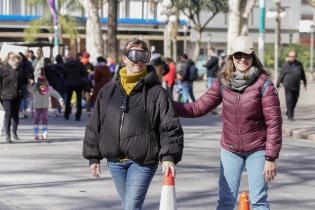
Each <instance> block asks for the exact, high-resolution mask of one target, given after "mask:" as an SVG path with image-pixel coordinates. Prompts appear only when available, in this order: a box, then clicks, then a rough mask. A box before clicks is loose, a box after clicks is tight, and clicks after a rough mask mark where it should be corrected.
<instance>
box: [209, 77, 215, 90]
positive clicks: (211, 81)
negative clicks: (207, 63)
mask: <svg viewBox="0 0 315 210" xmlns="http://www.w3.org/2000/svg"><path fill="white" fill-rule="evenodd" d="M216 79H217V78H216V77H208V82H207V85H208V88H210V87H211V85H212V83H214V81H215V80H216Z"/></svg>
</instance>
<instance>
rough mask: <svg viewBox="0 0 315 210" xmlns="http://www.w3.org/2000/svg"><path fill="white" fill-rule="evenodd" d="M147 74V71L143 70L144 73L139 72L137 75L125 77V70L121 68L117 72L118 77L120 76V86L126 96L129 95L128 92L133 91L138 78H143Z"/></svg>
mask: <svg viewBox="0 0 315 210" xmlns="http://www.w3.org/2000/svg"><path fill="white" fill-rule="evenodd" d="M147 74H148V71H147V69H145V70H144V71H141V72H139V73H135V74H129V75H127V68H126V67H123V68H122V69H121V70H120V71H119V75H120V82H121V86H122V87H123V89H124V91H125V92H126V94H127V95H129V94H130V92H131V91H132V90H133V89H134V87H135V86H136V85H137V84H138V82H139V80H140V78H141V77H144V76H145V75H147Z"/></svg>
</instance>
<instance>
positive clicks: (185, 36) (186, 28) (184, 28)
mask: <svg viewBox="0 0 315 210" xmlns="http://www.w3.org/2000/svg"><path fill="white" fill-rule="evenodd" d="M183 31H184V53H187V32H188V26H187V25H184V26H183Z"/></svg>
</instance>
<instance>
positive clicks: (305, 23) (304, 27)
mask: <svg viewBox="0 0 315 210" xmlns="http://www.w3.org/2000/svg"><path fill="white" fill-rule="evenodd" d="M312 27H314V22H313V21H312V20H300V23H299V32H300V33H310V32H311V31H312Z"/></svg>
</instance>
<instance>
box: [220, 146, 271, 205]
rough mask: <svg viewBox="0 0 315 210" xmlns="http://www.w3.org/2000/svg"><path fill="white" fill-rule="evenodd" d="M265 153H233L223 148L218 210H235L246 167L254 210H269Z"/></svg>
mask: <svg viewBox="0 0 315 210" xmlns="http://www.w3.org/2000/svg"><path fill="white" fill-rule="evenodd" d="M264 165H265V151H264V150H260V151H256V152H251V153H233V152H230V151H228V150H225V149H223V148H221V163H220V178H219V200H218V206H217V210H233V209H234V205H235V203H236V200H237V195H238V191H239V186H240V181H241V175H242V172H243V170H244V168H245V166H246V169H247V175H248V185H249V195H250V196H249V197H250V203H251V206H252V208H251V209H252V210H269V209H270V207H269V203H268V201H267V197H268V195H267V190H268V186H267V183H266V182H265V179H264V175H263V170H264Z"/></svg>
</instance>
